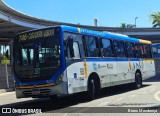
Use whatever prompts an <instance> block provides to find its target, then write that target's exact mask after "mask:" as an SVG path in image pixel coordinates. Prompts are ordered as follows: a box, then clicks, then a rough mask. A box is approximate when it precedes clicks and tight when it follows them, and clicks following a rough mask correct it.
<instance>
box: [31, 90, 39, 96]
mask: <svg viewBox="0 0 160 116" xmlns="http://www.w3.org/2000/svg"><path fill="white" fill-rule="evenodd" d="M38 94H40V91H39V90H32V95H38Z"/></svg>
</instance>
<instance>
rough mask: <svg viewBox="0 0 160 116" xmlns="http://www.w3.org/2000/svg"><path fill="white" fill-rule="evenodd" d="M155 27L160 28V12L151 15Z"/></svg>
mask: <svg viewBox="0 0 160 116" xmlns="http://www.w3.org/2000/svg"><path fill="white" fill-rule="evenodd" d="M150 18H151V20H152V24H153V27H160V12H159V11H158V12H153V13H151V15H150Z"/></svg>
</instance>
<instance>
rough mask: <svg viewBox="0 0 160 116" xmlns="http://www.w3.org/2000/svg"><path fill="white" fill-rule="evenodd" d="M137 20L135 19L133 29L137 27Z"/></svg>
mask: <svg viewBox="0 0 160 116" xmlns="http://www.w3.org/2000/svg"><path fill="white" fill-rule="evenodd" d="M137 19H138V17H136V18H135V28H136V27H137Z"/></svg>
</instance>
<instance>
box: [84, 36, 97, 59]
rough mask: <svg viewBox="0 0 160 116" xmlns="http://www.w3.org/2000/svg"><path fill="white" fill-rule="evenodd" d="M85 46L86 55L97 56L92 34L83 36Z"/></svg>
mask: <svg viewBox="0 0 160 116" xmlns="http://www.w3.org/2000/svg"><path fill="white" fill-rule="evenodd" d="M85 42H86V48H87V55H88V57H98V52H97V46H96V40H95V38H94V37H92V36H86V37H85Z"/></svg>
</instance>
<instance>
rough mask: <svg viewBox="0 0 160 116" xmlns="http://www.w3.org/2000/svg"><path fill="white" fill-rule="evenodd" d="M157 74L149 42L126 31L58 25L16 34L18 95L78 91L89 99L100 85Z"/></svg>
mask: <svg viewBox="0 0 160 116" xmlns="http://www.w3.org/2000/svg"><path fill="white" fill-rule="evenodd" d="M154 75H155V64H154V60H153V58H152V50H151V42H150V41H146V40H141V39H137V38H131V37H128V36H126V35H120V34H114V33H110V32H98V31H93V30H87V29H82V28H77V27H70V26H55V27H48V28H44V29H38V30H32V31H28V32H24V33H20V34H18V35H16V37H15V39H14V80H15V88H16V96H17V98H24V97H51V96H54V95H58V96H59V95H69V94H74V93H79V92H85V93H88V98H89V99H94V95H95V93H96V92H98V91H99V90H100V89H101V88H105V87H110V86H115V85H120V84H126V83H134V85H135V87H136V88H140V87H141V86H142V81H143V80H144V79H147V78H150V77H152V76H154Z"/></svg>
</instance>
